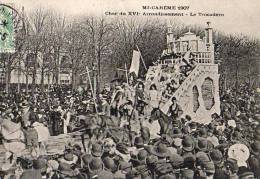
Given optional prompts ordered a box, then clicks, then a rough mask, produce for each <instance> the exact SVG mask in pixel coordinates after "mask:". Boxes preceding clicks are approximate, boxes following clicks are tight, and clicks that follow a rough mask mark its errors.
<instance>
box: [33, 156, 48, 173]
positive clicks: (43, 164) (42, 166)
mask: <svg viewBox="0 0 260 179" xmlns="http://www.w3.org/2000/svg"><path fill="white" fill-rule="evenodd" d="M33 168H34V169H36V170H40V171H41V173H42V172H46V170H47V161H46V160H45V159H43V158H38V159H37V160H33Z"/></svg>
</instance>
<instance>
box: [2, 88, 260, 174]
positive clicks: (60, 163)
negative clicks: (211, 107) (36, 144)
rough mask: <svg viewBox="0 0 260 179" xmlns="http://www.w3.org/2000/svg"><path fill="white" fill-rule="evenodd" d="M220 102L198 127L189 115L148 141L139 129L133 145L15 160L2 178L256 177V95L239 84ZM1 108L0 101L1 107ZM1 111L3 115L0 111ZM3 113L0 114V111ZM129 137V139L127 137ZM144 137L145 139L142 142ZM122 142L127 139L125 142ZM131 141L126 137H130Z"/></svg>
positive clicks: (99, 143)
mask: <svg viewBox="0 0 260 179" xmlns="http://www.w3.org/2000/svg"><path fill="white" fill-rule="evenodd" d="M240 91H241V92H240V93H238V92H236V93H234V92H233V91H229V92H228V93H226V94H225V95H223V96H222V98H221V101H222V103H221V114H220V115H218V114H213V115H212V122H211V123H209V124H199V123H196V122H193V121H192V119H191V117H190V116H186V117H184V118H182V119H178V121H176V120H177V119H175V120H174V121H173V122H172V124H173V125H172V126H173V128H172V129H171V130H170V131H169V132H168V133H166V134H160V137H159V138H157V139H152V140H151V139H149V135H147V134H148V133H149V128H147V127H145V126H142V128H141V131H140V133H138V135H134V136H131V137H133V139H132V142H125V141H124V140H121V141H118V140H116V137H114V136H113V135H112V134H108V135H106V136H104V137H103V138H102V139H91V140H89V141H87V143H86V145H87V146H86V149H85V150H84V149H83V147H82V146H79V145H70V146H68V147H67V148H66V150H65V151H64V154H63V155H57V156H40V157H38V158H37V159H34V160H29V159H26V158H23V157H19V158H17V161H16V164H15V165H14V166H12V167H8V168H5V167H4V166H3V167H2V168H1V169H2V171H1V176H2V177H6V178H20V179H40V178H50V179H61V178H71V179H73V178H75V179H81V178H82V179H88V178H98V179H113V178H115V179H124V178H126V179H150V178H151V179H153V178H159V179H192V178H195V179H196V178H197V179H201V178H205V179H210V178H216V179H225V178H241V179H248V178H259V177H260V125H259V122H260V121H259V106H258V104H257V102H256V101H257V98H258V97H259V94H257V93H254V92H253V91H251V90H249V89H247V88H246V86H242V87H241V89H240ZM2 104H3V103H2ZM4 113H6V111H5V112H4ZM2 114H3V113H2ZM129 138H130V137H129ZM147 138H148V140H147ZM126 141H127V140H126ZM129 141H131V139H129Z"/></svg>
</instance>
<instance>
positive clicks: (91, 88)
mask: <svg viewBox="0 0 260 179" xmlns="http://www.w3.org/2000/svg"><path fill="white" fill-rule="evenodd" d="M86 70H87V74H88V81H89V84H90V90H91V93H92V96H93V101H94V106H95V110H96V112H98V110H97V104H96V98H95V96H94V91H93V87H92V82H91V78H90V75H89V69H88V67H86Z"/></svg>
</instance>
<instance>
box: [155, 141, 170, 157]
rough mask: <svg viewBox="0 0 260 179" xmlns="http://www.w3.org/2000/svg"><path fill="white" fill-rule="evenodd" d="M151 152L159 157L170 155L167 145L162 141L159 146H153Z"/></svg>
mask: <svg viewBox="0 0 260 179" xmlns="http://www.w3.org/2000/svg"><path fill="white" fill-rule="evenodd" d="M151 152H152V154H154V155H155V156H157V157H168V156H169V154H170V152H169V150H168V148H167V146H166V145H165V144H162V143H161V144H159V145H158V146H155V147H153V148H152V151H151Z"/></svg>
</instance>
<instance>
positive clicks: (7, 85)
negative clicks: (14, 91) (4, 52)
mask: <svg viewBox="0 0 260 179" xmlns="http://www.w3.org/2000/svg"><path fill="white" fill-rule="evenodd" d="M9 76H10V74H9V68H6V71H5V92H6V93H9V86H10V83H9V79H10V78H9Z"/></svg>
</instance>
